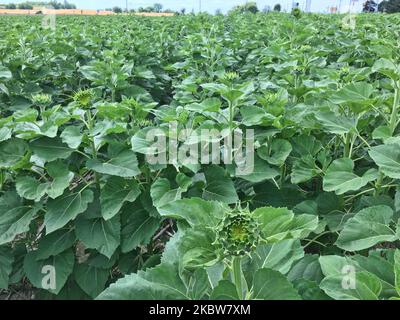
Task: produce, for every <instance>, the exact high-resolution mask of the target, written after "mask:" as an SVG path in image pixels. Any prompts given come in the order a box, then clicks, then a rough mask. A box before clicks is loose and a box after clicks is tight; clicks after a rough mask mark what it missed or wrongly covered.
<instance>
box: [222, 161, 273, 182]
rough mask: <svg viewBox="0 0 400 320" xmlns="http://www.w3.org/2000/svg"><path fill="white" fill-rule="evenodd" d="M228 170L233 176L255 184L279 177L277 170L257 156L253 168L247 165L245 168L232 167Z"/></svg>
mask: <svg viewBox="0 0 400 320" xmlns="http://www.w3.org/2000/svg"><path fill="white" fill-rule="evenodd" d="M227 169H228V172H229V173H230V174H231V175H232V176H235V177H237V178H241V179H244V180H246V181H250V182H253V183H258V182H262V181H265V180H268V179H273V178H275V177H276V176H278V175H279V172H278V171H277V170H276V169H275V168H271V167H270V166H269V164H268V163H267V162H266V161H265V160H262V159H261V158H260V157H259V156H257V155H254V164H253V166H252V167H251V166H250V164H249V163H246V166H245V167H235V166H233V165H230V166H228V168H227ZM236 171H238V172H236ZM247 171H248V172H247Z"/></svg>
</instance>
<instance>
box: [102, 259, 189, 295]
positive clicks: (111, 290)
mask: <svg viewBox="0 0 400 320" xmlns="http://www.w3.org/2000/svg"><path fill="white" fill-rule="evenodd" d="M97 299H100V300H154V299H155V300H186V299H190V292H188V288H187V287H186V284H185V282H184V281H183V279H182V278H181V277H180V273H179V271H178V269H177V267H176V266H174V265H172V264H168V263H162V264H160V265H158V266H157V267H155V268H153V269H148V270H146V271H144V272H143V271H139V272H138V273H134V274H131V275H128V276H126V277H124V278H122V279H120V280H118V281H117V282H116V283H114V284H112V285H111V286H110V287H108V288H107V289H106V290H105V291H103V292H102V293H101V294H100V295H99V296H98V297H97Z"/></svg>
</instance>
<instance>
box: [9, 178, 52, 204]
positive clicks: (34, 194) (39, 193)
mask: <svg viewBox="0 0 400 320" xmlns="http://www.w3.org/2000/svg"><path fill="white" fill-rule="evenodd" d="M15 188H16V190H17V192H18V194H19V195H20V196H21V197H22V198H25V199H28V200H35V201H39V200H40V199H41V198H42V197H43V196H44V195H45V194H46V191H47V188H48V184H47V183H41V182H40V181H38V180H37V179H35V178H33V177H31V176H19V177H17V179H16V180H15Z"/></svg>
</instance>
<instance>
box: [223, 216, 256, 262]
mask: <svg viewBox="0 0 400 320" xmlns="http://www.w3.org/2000/svg"><path fill="white" fill-rule="evenodd" d="M259 241H260V228H259V224H258V222H257V221H256V220H255V219H254V217H252V215H251V213H250V211H249V210H248V209H244V210H243V209H241V208H235V209H234V210H233V211H231V212H229V213H227V215H226V216H225V217H224V218H223V220H222V221H221V223H220V225H219V226H218V229H217V240H216V243H218V244H219V245H220V246H221V247H222V249H223V254H224V255H225V256H241V255H245V254H248V253H249V252H251V251H252V250H254V249H255V247H256V246H257V244H258V243H259Z"/></svg>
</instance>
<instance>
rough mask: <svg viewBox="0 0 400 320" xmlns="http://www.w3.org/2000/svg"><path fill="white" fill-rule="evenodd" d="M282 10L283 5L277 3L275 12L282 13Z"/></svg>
mask: <svg viewBox="0 0 400 320" xmlns="http://www.w3.org/2000/svg"><path fill="white" fill-rule="evenodd" d="M281 10H282V7H281V5H280V4H279V3H277V4H276V5H275V6H274V11H277V12H281Z"/></svg>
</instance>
